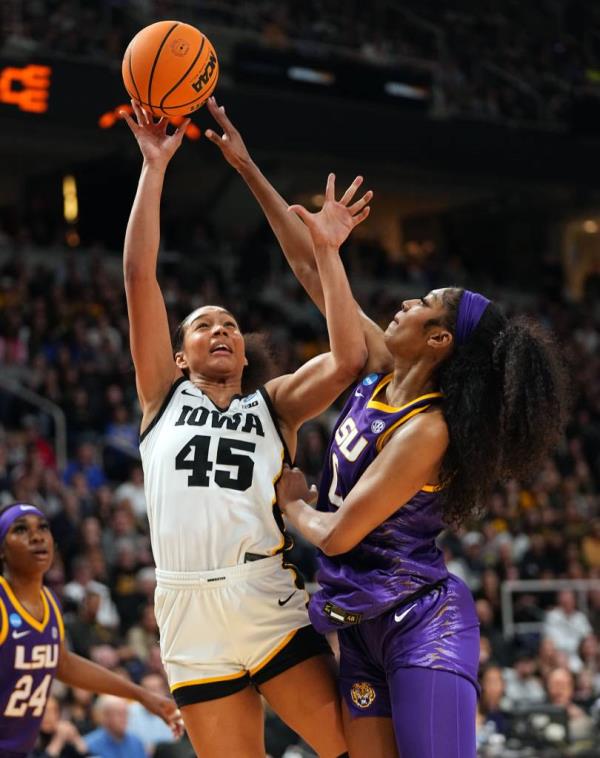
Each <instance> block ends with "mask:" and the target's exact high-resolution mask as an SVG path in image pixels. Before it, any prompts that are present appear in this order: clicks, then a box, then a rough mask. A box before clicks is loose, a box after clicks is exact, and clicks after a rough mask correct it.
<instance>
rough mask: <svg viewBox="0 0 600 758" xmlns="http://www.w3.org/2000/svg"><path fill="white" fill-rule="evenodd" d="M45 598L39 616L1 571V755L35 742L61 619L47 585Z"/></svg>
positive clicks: (54, 662) (61, 629) (61, 631)
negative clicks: (17, 594) (41, 612)
mask: <svg viewBox="0 0 600 758" xmlns="http://www.w3.org/2000/svg"><path fill="white" fill-rule="evenodd" d="M42 602H43V605H44V618H43V619H42V620H41V621H37V620H36V619H34V618H33V616H31V614H30V613H28V612H27V610H26V609H25V608H24V607H23V606H22V605H21V603H19V601H18V600H17V598H16V597H15V595H14V593H13V591H12V589H11V588H10V585H9V584H8V582H7V581H6V579H4V577H2V576H0V671H1V672H2V676H1V677H0V755H4V753H8V752H11V753H20V752H22V753H27V752H28V751H29V750H31V749H32V748H33V745H34V742H35V740H36V737H37V734H38V731H39V727H40V721H41V720H42V716H43V714H44V708H45V707H46V700H47V699H48V693H49V692H50V685H51V684H52V680H53V679H54V675H55V674H56V668H57V666H58V656H59V649H60V642H61V640H62V639H64V626H63V620H62V615H61V612H60V609H59V607H58V603H57V601H56V599H55V598H54V595H53V594H52V593H51V592H50V590H49V589H47V588H46V587H44V588H43V589H42Z"/></svg>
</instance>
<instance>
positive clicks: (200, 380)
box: [190, 374, 242, 408]
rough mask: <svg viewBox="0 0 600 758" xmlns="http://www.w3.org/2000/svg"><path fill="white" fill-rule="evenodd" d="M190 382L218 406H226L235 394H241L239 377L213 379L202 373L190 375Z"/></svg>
mask: <svg viewBox="0 0 600 758" xmlns="http://www.w3.org/2000/svg"><path fill="white" fill-rule="evenodd" d="M190 382H192V384H193V385H194V386H195V387H198V389H200V390H202V392H204V394H205V395H207V396H208V397H209V398H210V399H211V400H212V402H213V403H214V404H215V405H216V406H218V407H219V408H228V407H229V404H230V403H231V400H232V398H233V397H234V396H235V395H241V394H242V385H241V381H240V378H239V377H236V378H232V377H223V379H213V378H209V377H207V376H202V375H198V374H196V375H193V374H192V375H190Z"/></svg>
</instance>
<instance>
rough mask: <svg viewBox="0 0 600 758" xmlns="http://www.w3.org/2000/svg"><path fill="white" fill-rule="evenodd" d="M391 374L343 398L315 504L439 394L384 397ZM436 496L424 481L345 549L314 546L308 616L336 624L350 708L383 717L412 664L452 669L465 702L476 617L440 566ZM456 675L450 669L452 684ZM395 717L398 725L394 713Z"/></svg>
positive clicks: (338, 497) (330, 500)
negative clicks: (397, 401)
mask: <svg viewBox="0 0 600 758" xmlns="http://www.w3.org/2000/svg"><path fill="white" fill-rule="evenodd" d="M391 378H392V375H391V374H389V375H387V376H383V375H380V374H370V375H369V376H367V377H366V378H365V379H363V381H362V382H361V383H359V384H358V385H356V387H355V388H354V390H353V392H352V395H351V396H350V398H349V399H348V401H347V403H346V405H345V406H344V409H343V410H342V413H341V414H340V420H339V421H338V423H337V425H336V428H335V431H334V434H333V438H332V440H331V443H330V446H329V449H328V453H327V461H326V464H325V468H324V472H323V478H322V481H321V486H320V489H319V502H318V506H317V507H318V509H319V510H322V511H335V510H336V509H337V508H338V507H340V506H341V505H342V503H343V500H344V498H345V497H346V496H347V495H348V494H349V493H350V491H351V490H352V488H353V487H354V485H355V484H356V483H357V482H358V480H359V479H360V477H361V475H362V474H363V473H364V471H365V470H366V469H367V467H368V466H369V465H370V464H371V463H372V462H373V460H374V459H375V457H376V456H377V454H378V453H379V452H380V451H381V450H382V448H383V446H384V444H385V443H386V441H387V440H388V439H389V437H390V435H391V434H392V433H393V432H394V430H395V429H397V428H398V427H399V426H401V425H402V424H404V423H406V422H407V421H408V420H409V419H411V418H413V417H414V416H415V415H417V414H418V413H422V412H423V411H425V410H427V408H429V407H431V406H432V405H434V404H437V403H439V402H440V399H441V397H442V396H441V393H439V392H432V393H429V394H427V395H423V396H421V397H418V398H416V399H415V400H413V401H412V402H410V403H407V404H406V405H403V406H402V407H400V408H396V407H392V406H390V405H387V404H386V403H385V397H384V398H383V400H381V399H378V398H379V397H380V393H381V392H382V390H384V389H385V387H386V385H387V384H388V383H389V382H390V380H391ZM440 500H441V498H440V495H439V493H438V492H437V491H436V488H435V487H432V486H427V487H424V488H423V489H422V490H420V491H419V492H416V493H415V494H414V496H413V497H412V498H411V499H410V500H408V502H406V503H398V510H397V511H396V512H395V513H393V514H392V515H391V516H389V518H387V519H386V520H385V521H384V522H383V523H382V524H380V525H379V526H378V527H377V528H375V529H374V530H373V531H372V532H370V533H369V534H368V535H367V536H366V537H364V538H363V540H362V541H361V542H360V543H359V544H358V545H356V547H354V548H353V549H352V550H350V551H348V552H347V553H345V554H343V555H337V556H331V557H328V556H325V555H323V554H319V558H318V562H319V572H318V574H317V579H318V582H319V584H320V587H321V589H320V590H319V591H318V592H317V593H316V594H315V595H314V596H313V597H312V599H311V602H310V606H309V612H310V618H311V621H312V623H313V625H314V626H315V627H316V629H317V630H318V631H320V632H326V631H332V630H338V631H339V634H338V637H339V641H340V650H341V661H340V680H341V688H342V693H343V696H344V699H345V701H346V703H347V704H348V707H349V709H350V711H351V714H352V715H353V716H360V715H364V716H390V715H392V711H393V710H394V703H396V704H397V703H398V702H399V698H400V697H401V693H398V697H396V695H395V693H394V691H393V678H394V677H393V675H394V672H398V671H400V672H402V671H403V672H404V676H405V675H406V672H407V671H408V670H411V671H414V669H415V668H416V669H420V670H422V669H429V670H435V671H437V672H440V673H442V672H447V674H448V675H450V674H458V675H459V676H460V677H462V678H463V679H462V680H461V681H463V682H464V685H460V686H466V687H467V690H468V691H469V692H470V694H469V695H468V696H469V697H470V698H471V699H472V703H473V707H474V704H475V697H476V688H477V686H478V685H477V666H478V658H479V624H478V620H477V616H476V613H475V606H474V603H473V598H472V596H471V593H470V591H469V589H468V588H467V587H466V585H465V584H464V583H463V582H462V581H460V580H459V579H458V578H457V577H454V576H452V575H450V574H449V573H448V570H447V568H446V566H445V564H444V560H443V556H442V553H441V551H440V549H439V548H438V547H437V545H436V538H437V536H438V535H439V533H440V532H441V531H442V530H443V529H444V523H443V519H442V508H441V502H440ZM422 678H423V679H426V678H427V674H426V672H423V677H422ZM444 679H445V677H444V676H441V677H438V678H437V681H442V680H444ZM456 679H457V677H455V676H450V680H449V681H450V682H451V683H452V688H453V687H454V682H455V680H456ZM465 680H467V681H465ZM470 683H472V684H473V685H474V687H472V686H471V684H470ZM399 686H401V687H403V688H404V686H405V685H399ZM411 686H412V685H411ZM424 686H425V685H424ZM427 686H429V685H427ZM453 691H454V690H453V689H452V692H453ZM414 694H415V692H414V689H413V695H414ZM455 700H456V698H454V700H453V702H454V701H455ZM409 720H410V719H409ZM394 724H395V727H396V731H397V732H398V726H397V724H396V718H395V717H394ZM469 739H470V738H469ZM463 748H464V752H463V755H465V756H466V755H469V754H470V752H469V751H470V748H469V749H467V748H466V745H464V746H463ZM432 754H434V753H432ZM423 755H424V753H423Z"/></svg>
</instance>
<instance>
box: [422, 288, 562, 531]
mask: <svg viewBox="0 0 600 758" xmlns="http://www.w3.org/2000/svg"><path fill="white" fill-rule="evenodd" d="M463 293H464V290H462V289H460V288H455V287H452V288H449V289H447V290H446V291H445V292H444V294H443V301H444V305H445V308H446V315H445V317H444V318H443V319H442V320H441V321H437V322H432V321H430V322H429V324H432V323H439V324H440V325H441V326H444V327H445V328H447V329H448V330H449V331H451V332H452V333H453V334H454V332H455V328H456V319H457V315H458V306H459V303H460V300H461V298H462V296H463ZM438 381H439V386H440V390H441V391H442V392H443V394H444V398H443V401H442V410H443V413H444V417H445V419H446V423H447V425H448V432H449V439H450V441H449V445H448V449H447V450H446V454H445V456H444V458H443V460H442V465H441V470H440V485H441V487H442V497H443V503H444V518H445V521H446V523H448V524H452V525H458V524H460V523H462V522H464V521H465V520H466V519H468V518H469V517H470V516H474V515H477V514H479V513H480V512H481V510H482V509H483V508H484V507H485V505H486V503H487V500H488V498H489V496H490V494H491V493H492V491H493V489H494V487H495V486H496V484H497V483H498V482H499V481H502V480H506V479H509V478H511V477H515V478H519V479H523V480H527V479H529V478H531V477H532V476H533V475H534V474H535V473H536V471H537V470H538V469H539V467H540V464H541V463H542V461H543V459H544V457H545V456H546V455H547V454H548V452H549V451H551V450H552V448H553V447H554V446H555V445H556V444H557V443H558V441H559V439H560V437H561V434H562V431H563V427H564V424H565V420H566V419H565V417H566V413H567V407H568V393H567V382H566V371H565V368H564V365H563V364H562V361H561V359H560V357H559V352H558V349H557V346H556V344H555V343H554V342H553V340H552V338H551V335H550V334H549V333H547V332H546V330H544V329H543V328H542V327H541V325H540V324H538V323H536V322H534V321H532V320H530V319H528V318H525V317H518V318H514V319H513V318H511V319H507V318H506V317H505V316H504V315H503V313H502V312H501V311H500V309H499V308H498V306H497V305H495V304H494V303H490V304H489V305H488V306H487V308H486V309H485V311H484V313H483V315H482V317H481V320H480V321H479V324H478V325H477V327H476V328H475V330H474V331H473V333H472V334H471V335H470V337H469V340H468V342H467V343H466V344H464V345H458V346H456V347H455V348H454V351H453V352H452V354H451V355H450V357H449V358H448V359H447V360H446V361H444V363H442V365H441V366H440V367H439V369H438Z"/></svg>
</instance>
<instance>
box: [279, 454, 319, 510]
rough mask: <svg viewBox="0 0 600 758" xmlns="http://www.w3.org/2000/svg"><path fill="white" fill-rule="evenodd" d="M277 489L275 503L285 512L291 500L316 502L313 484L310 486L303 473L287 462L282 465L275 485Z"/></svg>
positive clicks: (316, 493)
mask: <svg viewBox="0 0 600 758" xmlns="http://www.w3.org/2000/svg"><path fill="white" fill-rule="evenodd" d="M275 489H276V490H277V504H278V505H279V507H280V508H281V510H282V512H283V513H285V509H286V506H287V505H288V503H291V502H292V501H293V500H304V502H305V503H308V504H309V505H315V503H316V502H317V497H318V494H319V493H318V492H317V488H316V487H315V485H314V484H313V485H312V486H311V487H309V486H308V484H307V482H306V477H305V476H304V473H303V472H302V471H301V470H300V469H299V468H296V467H295V466H294V468H290V467H289V466H288V465H287V464H285V465H284V467H283V473H282V474H281V476H280V477H279V479H278V480H277V484H276V485H275Z"/></svg>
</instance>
